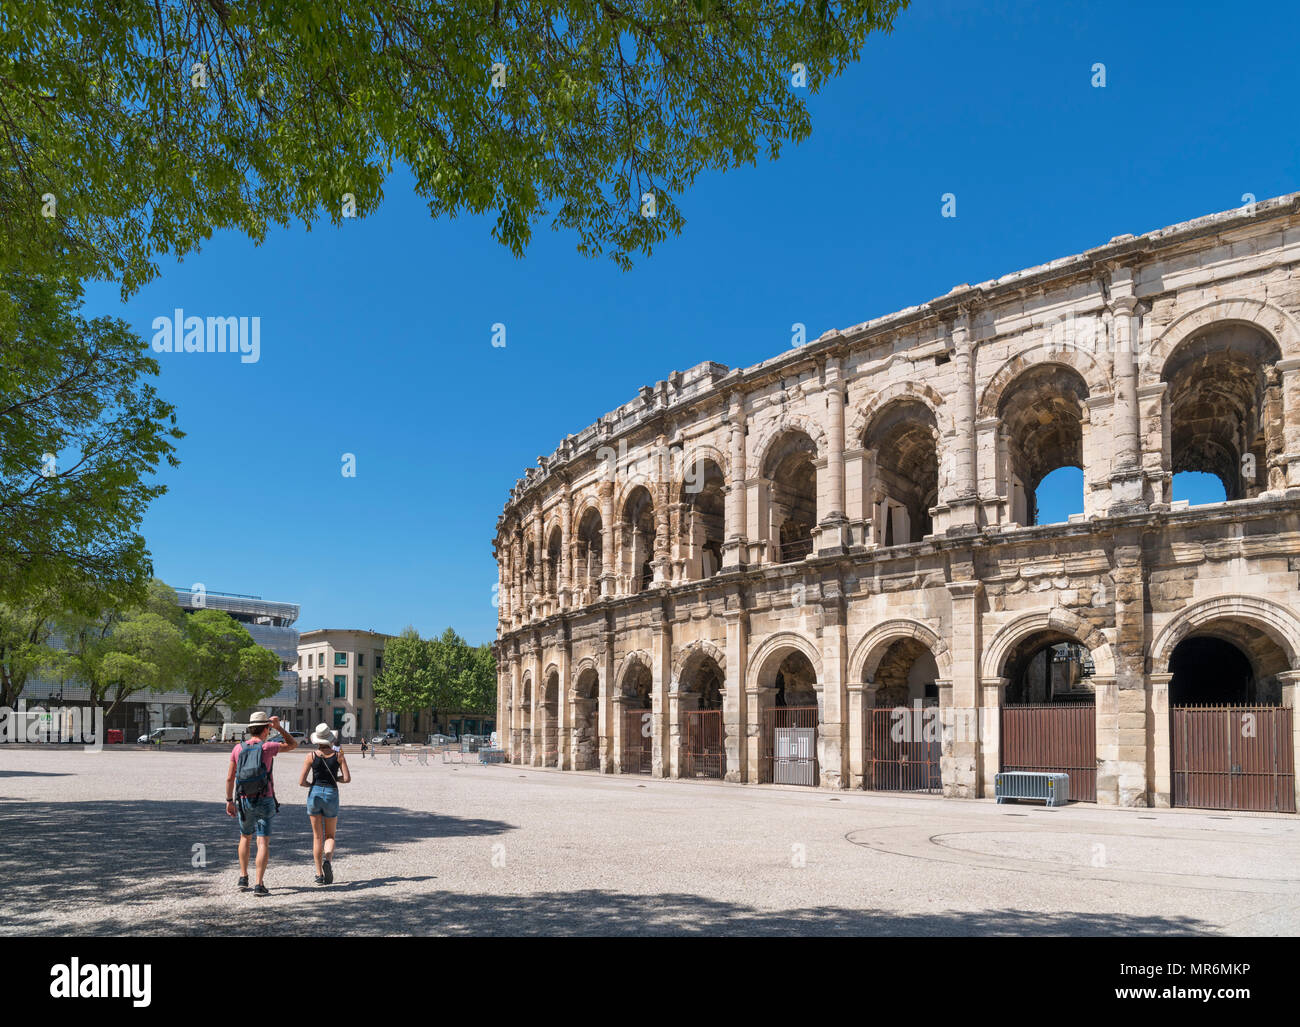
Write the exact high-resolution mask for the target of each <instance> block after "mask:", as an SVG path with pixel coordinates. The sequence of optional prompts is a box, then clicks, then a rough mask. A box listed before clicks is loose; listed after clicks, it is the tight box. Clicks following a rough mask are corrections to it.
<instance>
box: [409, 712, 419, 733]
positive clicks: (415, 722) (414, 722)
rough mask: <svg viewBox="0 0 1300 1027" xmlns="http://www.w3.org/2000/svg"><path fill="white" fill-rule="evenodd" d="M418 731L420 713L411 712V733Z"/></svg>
mask: <svg viewBox="0 0 1300 1027" xmlns="http://www.w3.org/2000/svg"><path fill="white" fill-rule="evenodd" d="M419 733H420V715H419V714H418V713H412V714H411V734H413V735H418V734H419Z"/></svg>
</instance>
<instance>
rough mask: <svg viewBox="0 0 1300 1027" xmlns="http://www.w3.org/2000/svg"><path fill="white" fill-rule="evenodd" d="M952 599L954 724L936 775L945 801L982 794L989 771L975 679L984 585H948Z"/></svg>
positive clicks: (979, 692) (980, 691)
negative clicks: (983, 757) (984, 761)
mask: <svg viewBox="0 0 1300 1027" xmlns="http://www.w3.org/2000/svg"><path fill="white" fill-rule="evenodd" d="M948 594H949V596H950V597H951V600H952V647H951V653H952V709H953V711H954V717H955V719H954V722H953V724H952V725H951V729H952V731H953V734H952V738H951V743H952V744H951V747H950V748H951V752H948V749H949V747H948V746H945V749H944V752H945V754H944V755H943V756H942V757H941V763H940V770H941V773H942V775H943V793H944V795H946V796H949V797H950V798H959V799H974V798H978V797H979V796H980V795H982V794H983V791H982V789H983V787H984V783H985V782H987V783H988V785H989V787H990V788H991V787H992V780H993V779H992V777H991V776H989V775H990V771H989V767H988V766H987V765H986V764H982V763H981V751H982V748H984V747H985V746H982V743H981V741H980V731H979V728H978V726H977V725H978V723H979V716H980V713H979V711H980V709H981V708H982V707H983V706H984V698H985V694H984V693H985V689H984V688H983V683H982V682H981V680H980V656H981V653H982V651H983V650H982V646H981V638H980V622H981V616H982V611H981V610H980V604H981V602H982V601H983V596H984V586H983V585H982V584H981V583H980V582H979V581H969V580H967V581H950V582H949V583H948ZM992 773H997V747H996V745H995V746H994V748H993V767H992Z"/></svg>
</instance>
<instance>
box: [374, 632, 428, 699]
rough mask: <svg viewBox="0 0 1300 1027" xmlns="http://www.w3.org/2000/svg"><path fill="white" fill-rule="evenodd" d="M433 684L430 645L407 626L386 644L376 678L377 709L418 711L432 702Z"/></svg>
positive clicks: (375, 695) (375, 696)
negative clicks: (382, 661)
mask: <svg viewBox="0 0 1300 1027" xmlns="http://www.w3.org/2000/svg"><path fill="white" fill-rule="evenodd" d="M433 694H434V684H433V671H432V659H431V653H430V649H429V644H428V643H427V642H426V641H425V640H424V639H422V638H421V637H420V633H419V632H418V631H416V630H415V628H413V627H410V626H407V627H406V628H405V629H403V631H402V633H401V634H400V635H398V636H397V637H396V638H394V639H391V640H390V641H389V642H388V644H387V645H385V646H384V669H383V670H382V671H380V672H379V674H378V675H376V677H375V680H374V700H375V706H376V708H378V709H383V710H389V711H391V712H393V713H415V712H417V711H418V710H423V709H427V708H428V707H429V706H431V705H432V704H433Z"/></svg>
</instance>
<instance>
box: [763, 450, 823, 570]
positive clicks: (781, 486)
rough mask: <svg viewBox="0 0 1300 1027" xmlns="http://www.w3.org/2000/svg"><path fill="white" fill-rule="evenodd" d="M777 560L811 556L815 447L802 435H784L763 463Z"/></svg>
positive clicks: (815, 498) (814, 502) (814, 498)
mask: <svg viewBox="0 0 1300 1027" xmlns="http://www.w3.org/2000/svg"><path fill="white" fill-rule="evenodd" d="M763 478H764V479H765V480H766V481H767V483H768V486H767V487H768V511H769V516H770V524H771V529H770V530H771V538H772V541H773V542H774V543H775V549H776V558H777V560H778V561H779V562H781V563H792V562H794V561H795V560H802V559H803V558H804V557H806V556H808V554H809V553H811V552H812V547H813V537H812V532H813V528H814V527H816V525H817V445H816V443H814V442H813V440H812V439H811V438H809V437H808V435H807V434H805V433H804V432H802V431H799V430H797V429H791V430H789V431H787V432H785V433H783V434H782V435H781V436H780V437H779V438H777V440H776V441H775V442H774V443H773V444H772V446H771V448H770V449H769V450H768V454H767V458H766V459H765V460H764V461H763Z"/></svg>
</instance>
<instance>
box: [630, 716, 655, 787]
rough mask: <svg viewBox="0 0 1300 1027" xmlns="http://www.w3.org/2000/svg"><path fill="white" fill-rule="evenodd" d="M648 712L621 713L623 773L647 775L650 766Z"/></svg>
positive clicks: (649, 721) (649, 722)
mask: <svg viewBox="0 0 1300 1027" xmlns="http://www.w3.org/2000/svg"><path fill="white" fill-rule="evenodd" d="M650 724H651V720H650V711H649V710H624V711H623V773H624V774H648V773H650V766H651V751H652V750H651V738H650V734H651V729H650Z"/></svg>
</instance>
